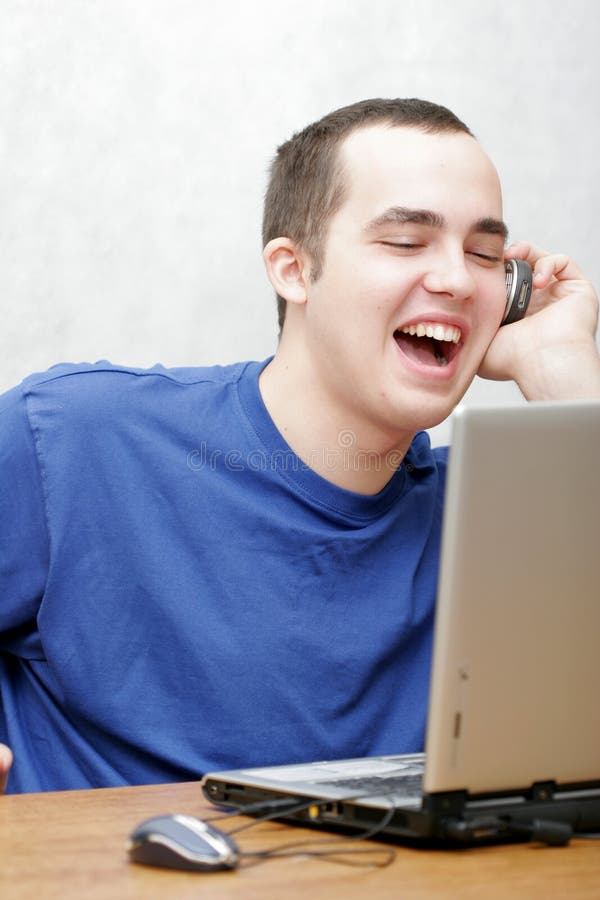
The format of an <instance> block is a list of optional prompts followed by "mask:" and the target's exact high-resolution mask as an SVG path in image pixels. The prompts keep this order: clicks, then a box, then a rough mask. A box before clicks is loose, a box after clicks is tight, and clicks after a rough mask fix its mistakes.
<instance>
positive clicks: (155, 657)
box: [0, 100, 600, 791]
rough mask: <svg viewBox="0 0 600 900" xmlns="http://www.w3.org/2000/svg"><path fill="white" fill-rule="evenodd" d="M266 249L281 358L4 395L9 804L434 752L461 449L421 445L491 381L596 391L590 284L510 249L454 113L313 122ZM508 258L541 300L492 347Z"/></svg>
mask: <svg viewBox="0 0 600 900" xmlns="http://www.w3.org/2000/svg"><path fill="white" fill-rule="evenodd" d="M264 231H265V250H264V258H265V264H266V268H267V272H268V275H269V278H270V280H271V282H272V284H273V286H274V288H275V290H276V292H277V294H278V297H279V306H280V321H281V322H282V333H281V340H280V344H279V347H278V350H277V353H276V354H275V356H274V358H273V359H272V360H271V361H267V362H266V363H260V364H259V363H247V364H239V365H235V366H229V367H224V368H216V367H215V368H211V369H187V370H165V369H162V368H161V367H156V368H154V369H152V370H147V371H140V370H131V369H125V368H121V367H113V366H109V365H107V364H98V365H96V366H59V367H55V368H54V369H51V370H50V371H49V372H48V373H46V374H45V375H41V376H40V375H38V376H33V377H32V378H30V379H27V380H26V381H25V382H24V383H23V385H21V386H20V387H19V388H16V389H14V390H13V391H11V392H9V393H8V394H6V395H5V396H4V397H3V398H1V399H0V416H1V419H2V423H3V430H2V437H1V439H0V458H1V459H2V467H1V469H0V471H1V473H2V490H1V495H0V496H1V499H0V504H1V513H2V516H1V521H2V523H3V524H2V537H1V541H2V545H1V546H2V549H1V556H0V560H1V561H0V597H1V598H2V599H1V601H0V648H1V654H0V686H1V690H2V716H1V718H0V741H3V742H4V743H5V744H7V745H9V746H10V747H11V749H12V752H13V754H14V764H13V768H12V770H11V772H10V776H9V779H8V790H11V791H28V790H46V789H52V788H54V789H60V788H75V787H89V786H100V785H119V784H131V783H141V782H151V781H168V780H177V779H188V778H190V779H191V778H197V777H199V776H200V775H201V774H202V772H204V771H206V770H209V769H212V770H214V769H218V768H236V767H239V766H242V765H244V766H246V765H253V764H275V763H283V762H292V761H300V760H309V759H318V758H331V757H334V756H337V757H347V756H355V755H356V756H362V755H369V754H378V753H391V752H408V751H415V750H419V749H421V748H422V745H423V739H424V728H425V716H426V706H427V689H428V674H429V662H430V650H431V636H432V621H433V609H434V598H435V589H436V575H437V563H438V553H439V538H440V523H441V511H442V501H443V487H444V473H445V463H446V452H445V450H436V451H432V450H431V449H430V447H429V442H428V439H427V436H426V435H425V434H424V433H420V429H423V428H426V427H429V426H432V425H434V424H436V423H437V422H440V421H441V420H443V419H444V418H445V417H446V416H447V415H448V414H449V413H450V412H451V410H452V409H453V407H454V406H455V405H456V403H457V402H458V401H459V400H460V398H461V397H462V395H463V394H464V392H465V390H466V389H467V387H468V386H469V384H470V382H471V380H472V379H473V377H474V376H475V374H476V373H477V372H478V371H479V372H480V373H481V374H483V375H484V376H486V377H491V378H502V379H507V378H512V379H514V380H515V381H517V383H518V384H519V386H520V387H521V389H522V391H523V393H524V395H525V396H526V397H528V398H529V399H559V398H567V397H584V396H585V397H591V396H596V397H600V358H599V356H598V352H597V349H596V345H595V342H594V333H595V328H596V324H597V300H596V297H595V294H594V292H593V290H592V288H591V286H590V285H589V284H588V283H587V282H586V281H585V280H584V279H583V277H582V275H581V274H580V273H579V271H578V270H577V268H576V267H575V266H574V264H573V263H572V262H571V261H570V260H568V259H567V258H565V257H564V256H559V255H550V254H546V253H544V252H542V251H540V250H538V249H537V248H535V247H533V246H531V245H528V244H518V245H513V246H512V247H510V248H508V249H506V250H505V246H504V245H505V237H506V227H505V225H504V223H503V221H502V203H501V193H500V187H499V183H498V178H497V175H496V172H495V170H494V168H493V166H492V164H491V163H490V161H489V159H488V158H487V156H486V155H485V153H484V152H483V150H482V149H481V148H480V146H479V145H478V144H477V142H476V141H475V139H474V138H473V137H472V135H471V134H470V132H469V131H468V129H467V128H466V127H465V126H464V125H463V124H462V123H461V122H460V121H459V120H458V119H456V117H455V116H453V114H452V113H450V112H449V111H448V110H445V109H443V108H441V107H437V106H434V105H433V104H428V103H424V102H422V101H413V100H409V101H403V100H398V101H367V102H364V103H359V104H356V105H354V106H352V107H348V108H346V109H343V110H339V111H337V112H335V113H332V114H331V115H329V116H326V117H325V118H324V119H322V120H321V121H320V122H319V123H316V124H315V125H312V126H309V127H308V128H307V129H305V130H304V131H303V132H301V133H299V134H298V135H296V136H295V137H294V138H292V140H291V141H289V142H288V143H287V144H285V145H284V146H283V147H281V148H280V150H279V152H278V156H277V158H276V160H275V163H274V167H273V172H272V177H271V182H270V186H269V190H268V194H267V200H266V206H265V225H264ZM509 255H512V256H520V257H522V258H526V259H528V260H529V262H530V263H531V264H532V266H533V267H534V270H535V279H534V286H535V291H534V296H533V300H532V303H531V306H530V315H528V317H527V318H526V319H525V320H523V321H522V322H519V323H515V324H514V325H510V326H506V327H504V328H501V329H499V325H500V321H501V318H502V314H503V310H504V297H505V288H504V258H505V257H506V256H509ZM2 753H3V754H4V756H3V755H2V754H0V770H4V771H5V772H6V771H7V769H8V766H9V764H10V761H9V759H8V754H7V751H6V750H3V751H2Z"/></svg>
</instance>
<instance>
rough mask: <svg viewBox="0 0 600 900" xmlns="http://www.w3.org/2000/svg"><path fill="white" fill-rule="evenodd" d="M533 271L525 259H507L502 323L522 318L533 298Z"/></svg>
mask: <svg viewBox="0 0 600 900" xmlns="http://www.w3.org/2000/svg"><path fill="white" fill-rule="evenodd" d="M532 282H533V272H532V270H531V266H530V265H529V263H528V262H525V260H524V259H507V260H506V307H505V309H504V316H503V318H502V322H501V323H500V324H501V325H510V323H511V322H517V321H518V320H519V319H522V318H523V316H524V315H525V313H526V312H527V307H528V305H529V300H530V298H531V286H532Z"/></svg>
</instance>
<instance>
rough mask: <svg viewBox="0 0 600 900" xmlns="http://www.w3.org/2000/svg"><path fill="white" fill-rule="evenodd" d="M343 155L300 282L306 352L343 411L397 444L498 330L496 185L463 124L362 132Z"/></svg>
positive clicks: (434, 410)
mask: <svg viewBox="0 0 600 900" xmlns="http://www.w3.org/2000/svg"><path fill="white" fill-rule="evenodd" d="M340 161H341V163H342V167H343V173H344V179H345V183H346V187H347V191H346V199H345V202H344V204H343V206H342V207H341V209H340V210H339V211H338V212H337V213H336V214H335V215H334V216H333V217H332V219H331V222H330V225H329V229H328V234H327V239H326V244H325V254H324V256H325V262H324V267H323V271H322V274H321V276H320V278H319V279H318V280H317V281H316V282H309V284H308V285H307V300H306V305H305V307H304V329H305V331H304V336H305V341H306V347H307V349H308V353H309V359H310V363H311V365H312V366H313V367H314V373H315V376H316V378H317V379H318V381H319V382H320V386H321V388H325V391H326V392H327V394H328V396H329V397H330V398H331V400H332V403H333V404H334V406H335V408H336V409H337V410H338V411H339V413H340V417H341V418H343V415H344V412H343V411H344V408H345V409H347V410H348V412H349V416H348V421H354V422H356V421H357V416H358V419H359V420H360V421H361V422H363V423H364V424H365V425H367V424H368V425H370V426H372V427H374V428H376V429H378V430H379V431H383V432H385V433H389V435H390V438H391V439H392V440H393V435H394V433H395V432H399V431H416V430H418V429H419V428H426V427H430V426H432V425H434V424H437V423H438V422H440V421H442V420H443V419H444V418H445V417H446V416H447V415H448V414H449V413H450V412H451V410H452V409H453V407H454V406H455V405H456V403H457V402H458V401H459V399H460V398H461V397H462V395H463V393H464V392H465V390H466V389H467V387H468V386H469V384H470V382H471V380H472V379H473V377H474V375H475V374H476V372H477V369H478V368H479V364H480V362H481V360H482V358H483V356H484V354H485V351H486V349H487V347H488V345H489V344H490V342H491V340H492V338H493V336H494V334H495V333H496V331H497V329H498V326H499V324H500V320H501V318H502V313H503V310H504V305H505V288H504V261H503V250H504V241H505V234H504V230H503V225H502V221H501V219H502V199H501V193H500V186H499V182H498V177H497V175H496V172H495V169H494V168H493V166H492V164H491V163H490V161H489V159H488V158H487V156H486V155H485V153H484V152H483V151H482V150H481V148H480V147H479V145H478V144H477V142H476V141H475V140H474V139H473V138H471V137H470V136H469V135H467V134H464V133H457V134H433V135H431V134H425V133H423V132H421V131H419V130H416V129H413V128H398V127H384V126H374V127H368V128H363V129H361V130H359V131H356V132H354V133H353V134H351V135H350V136H349V137H348V139H347V140H346V141H345V142H344V144H343V145H342V147H341V148H340ZM350 413H351V415H350Z"/></svg>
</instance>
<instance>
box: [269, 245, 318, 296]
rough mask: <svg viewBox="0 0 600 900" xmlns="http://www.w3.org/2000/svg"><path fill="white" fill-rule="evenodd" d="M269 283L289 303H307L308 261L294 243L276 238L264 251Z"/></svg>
mask: <svg viewBox="0 0 600 900" xmlns="http://www.w3.org/2000/svg"><path fill="white" fill-rule="evenodd" d="M263 259H264V261H265V268H266V270H267V275H268V276H269V281H270V282H271V284H272V285H273V287H274V289H275V291H276V292H277V293H278V294H279V296H280V297H283V298H284V300H287V301H288V302H289V303H299V304H302V303H306V279H307V276H308V261H307V258H306V257H305V255H304V254H303V253H302V251H301V250H300V248H299V247H298V245H297V244H296V243H294V241H292V240H291V239H290V238H286V237H278V238H274V239H273V240H272V241H269V243H268V244H267V245H266V247H265V249H264V250H263Z"/></svg>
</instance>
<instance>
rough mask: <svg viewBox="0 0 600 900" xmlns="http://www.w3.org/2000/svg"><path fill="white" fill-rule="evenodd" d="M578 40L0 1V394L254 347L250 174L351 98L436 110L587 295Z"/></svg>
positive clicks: (261, 1) (434, 11) (491, 21)
mask: <svg viewBox="0 0 600 900" xmlns="http://www.w3.org/2000/svg"><path fill="white" fill-rule="evenodd" d="M599 23H600V5H599V4H597V2H595V0H569V3H568V4H566V3H563V2H562V0H545V2H544V0H527V2H516V0H500V2H498V0H328V2H327V3H324V2H322V0H305V2H304V3H299V2H289V0H254V2H252V3H250V2H243V0H230V2H228V3H224V4H218V5H217V4H214V5H209V4H207V3H204V2H200V0H196V2H193V0H54V2H51V0H0V303H1V309H2V318H1V322H2V325H1V328H0V354H1V358H2V366H1V368H0V388H2V389H3V388H6V387H9V386H10V385H12V384H14V383H15V382H17V381H19V380H20V379H21V378H22V377H23V376H24V375H26V374H28V373H29V372H30V371H34V370H38V369H43V368H46V367H47V366H49V365H51V364H52V363H54V362H58V361H61V360H82V359H86V360H96V359H99V358H108V359H111V360H112V361H114V362H126V363H130V364H135V365H151V364H152V363H154V362H156V361H161V362H163V363H165V364H167V365H187V364H194V365H197V364H204V363H211V362H230V361H234V360H236V359H243V358H263V357H265V356H267V355H268V354H269V353H271V352H273V350H274V348H275V344H276V325H275V320H276V315H275V305H274V299H273V297H272V292H271V289H270V287H269V285H268V283H267V281H266V277H265V275H264V273H263V270H262V262H261V258H260V218H261V203H262V195H263V191H264V187H265V177H266V170H267V166H268V163H269V160H270V158H271V156H272V154H273V152H274V149H275V147H276V146H277V145H278V144H279V143H281V142H282V141H283V140H285V139H286V138H287V137H289V136H290V134H291V133H292V132H293V131H296V130H298V129H299V128H301V127H303V126H304V125H305V124H307V123H308V122H309V121H312V120H314V119H315V118H317V117H319V116H321V115H322V114H324V113H325V112H328V111H329V110H331V109H333V108H335V107H337V106H340V105H343V104H345V103H350V102H353V101H355V100H357V99H361V98H365V97H369V96H421V97H424V98H427V99H431V100H435V101H437V102H441V103H444V104H446V105H448V106H450V107H451V108H452V109H453V110H454V111H455V112H456V113H457V114H458V115H459V116H461V117H462V118H463V119H464V120H465V121H466V122H467V123H468V124H469V125H470V126H471V128H472V129H473V130H474V131H475V133H476V134H477V135H478V137H479V138H480V140H481V142H482V143H483V145H484V146H485V147H486V149H487V150H488V151H489V152H490V154H491V155H492V157H493V159H494V160H495V162H496V164H497V166H498V168H499V171H500V173H501V177H502V179H503V183H504V188H505V205H506V209H505V215H506V218H507V220H508V222H509V225H510V227H511V235H512V237H514V238H522V237H523V238H524V237H527V238H528V239H532V240H534V241H535V242H536V243H538V244H540V245H541V246H545V247H547V248H549V249H553V250H560V251H564V252H566V253H569V254H571V255H572V256H573V257H575V258H576V260H577V261H578V262H579V263H580V264H581V265H582V266H583V267H584V269H585V270H586V271H587V272H588V273H589V275H590V276H591V277H592V279H593V280H594V281H595V283H596V284H599V283H600V260H599V254H598V252H597V247H596V244H597V241H596V240H595V234H594V233H593V230H594V229H593V226H594V218H593V215H594V213H593V211H594V210H597V209H598V208H600V147H599V122H598V110H599V109H600V102H599V101H600V62H599V57H600V54H599V52H598V47H599V45H600V27H599ZM469 396H470V397H471V398H475V399H483V400H486V401H488V400H489V401H490V402H493V401H494V400H498V399H503V398H506V397H510V398H513V397H516V396H518V392H517V391H516V388H512V389H511V387H510V386H509V385H506V384H502V385H489V384H482V383H477V384H476V385H475V386H474V388H473V389H472V390H471V392H470V395H469ZM435 439H436V441H437V442H439V441H440V440H446V439H447V431H446V430H445V429H444V428H441V429H437V430H436V434H435Z"/></svg>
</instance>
